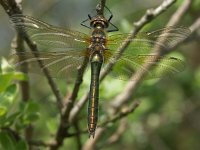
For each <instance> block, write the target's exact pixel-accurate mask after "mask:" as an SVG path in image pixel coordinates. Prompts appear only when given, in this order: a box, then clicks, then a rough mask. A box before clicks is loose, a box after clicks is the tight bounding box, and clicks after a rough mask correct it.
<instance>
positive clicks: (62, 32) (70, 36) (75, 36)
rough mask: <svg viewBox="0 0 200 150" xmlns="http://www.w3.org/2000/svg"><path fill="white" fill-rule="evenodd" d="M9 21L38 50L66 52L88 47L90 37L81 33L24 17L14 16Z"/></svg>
mask: <svg viewBox="0 0 200 150" xmlns="http://www.w3.org/2000/svg"><path fill="white" fill-rule="evenodd" d="M11 21H12V23H13V24H14V26H15V27H16V28H17V29H18V30H19V31H20V32H21V33H22V34H23V33H25V32H26V33H27V34H28V35H29V36H30V38H31V39H32V40H33V41H35V42H36V43H37V45H38V46H39V50H46V49H48V50H53V51H57V50H60V51H66V50H80V49H85V48H86V47H88V42H89V38H90V37H89V36H88V35H86V34H83V33H81V32H77V31H72V30H69V29H63V28H59V27H55V26H52V25H49V24H47V23H45V22H42V21H40V20H37V19H35V18H32V17H29V16H24V15H14V16H12V17H11Z"/></svg>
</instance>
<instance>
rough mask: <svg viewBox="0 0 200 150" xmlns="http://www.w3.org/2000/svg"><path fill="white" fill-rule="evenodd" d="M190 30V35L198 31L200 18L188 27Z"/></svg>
mask: <svg viewBox="0 0 200 150" xmlns="http://www.w3.org/2000/svg"><path fill="white" fill-rule="evenodd" d="M190 30H191V32H192V34H193V33H194V32H195V31H197V30H200V17H199V18H197V20H196V21H195V22H194V23H193V24H192V25H191V26H190Z"/></svg>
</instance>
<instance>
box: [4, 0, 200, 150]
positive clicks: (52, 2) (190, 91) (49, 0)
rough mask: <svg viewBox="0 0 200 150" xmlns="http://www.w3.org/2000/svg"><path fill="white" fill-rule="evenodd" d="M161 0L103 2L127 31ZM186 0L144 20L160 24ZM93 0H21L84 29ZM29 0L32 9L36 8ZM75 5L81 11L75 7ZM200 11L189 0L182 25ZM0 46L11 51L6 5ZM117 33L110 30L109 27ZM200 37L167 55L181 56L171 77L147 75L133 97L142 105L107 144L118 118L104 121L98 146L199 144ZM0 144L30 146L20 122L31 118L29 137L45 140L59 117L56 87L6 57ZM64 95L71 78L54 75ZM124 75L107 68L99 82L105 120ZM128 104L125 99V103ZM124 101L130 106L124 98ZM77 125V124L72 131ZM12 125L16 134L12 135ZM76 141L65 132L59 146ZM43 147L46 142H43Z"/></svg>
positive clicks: (186, 147) (183, 147)
mask: <svg viewBox="0 0 200 150" xmlns="http://www.w3.org/2000/svg"><path fill="white" fill-rule="evenodd" d="M161 2H162V1H161V0H155V1H154V2H151V1H148V0H142V1H141V2H139V1H134V0H124V1H121V0H116V1H108V2H107V6H108V7H109V8H110V9H111V11H112V12H113V14H114V18H113V23H114V24H115V25H117V26H118V27H119V29H120V32H122V33H124V32H129V31H130V30H131V29H132V23H133V22H134V21H137V20H138V19H139V18H140V17H141V16H142V15H143V13H144V12H145V11H146V9H147V8H150V7H155V6H157V5H159V4H160V3H161ZM182 2H183V0H178V2H177V3H176V4H175V5H174V6H172V7H171V8H170V9H168V10H167V11H166V12H165V13H163V14H162V15H161V16H159V17H158V18H156V19H155V20H153V21H152V22H151V23H150V24H148V25H147V26H145V28H144V30H145V31H149V30H154V29H158V28H161V27H163V26H165V24H166V23H167V21H168V20H169V18H170V16H171V15H172V14H173V13H174V12H175V11H176V9H177V8H178V6H180V4H181V3H182ZM96 4H97V1H92V0H87V1H80V0H75V1H72V0H69V1H63V0H45V1H39V0H34V1H31V0H27V1H24V2H23V8H24V12H25V14H27V15H31V16H35V17H36V18H41V19H42V20H44V21H47V22H49V23H51V24H55V25H56V24H57V25H60V26H71V27H73V29H77V30H80V31H83V32H86V33H87V32H88V30H87V29H85V28H82V27H81V26H80V22H81V21H82V20H84V19H85V18H86V17H87V14H88V13H90V12H92V9H93V8H94V7H95V6H96ZM33 6H34V9H33ZM76 10H79V11H76ZM199 11H200V0H194V3H193V5H192V8H191V9H190V11H189V12H188V13H187V15H186V16H185V17H184V18H183V19H182V22H181V23H180V26H190V24H191V23H192V22H193V21H194V20H195V18H196V17H197V16H198V14H199ZM0 12H1V13H0V17H1V18H0V32H1V34H0V43H1V45H0V46H1V47H0V54H1V55H8V53H9V52H8V50H9V49H10V43H11V42H10V41H11V40H12V37H13V32H12V31H11V29H10V25H9V24H8V22H9V21H8V19H7V16H6V14H5V12H4V11H3V10H2V9H1V10H0ZM113 34H115V33H113ZM199 44H200V43H199V41H198V40H193V41H192V42H190V43H187V44H184V45H182V46H181V47H179V48H177V49H176V50H175V51H176V53H172V54H170V55H172V56H178V57H181V58H182V59H183V60H185V63H186V68H185V70H184V72H182V73H180V74H177V75H176V76H174V77H171V78H163V79H154V80H146V81H144V82H143V83H142V84H141V85H140V87H139V88H138V89H137V91H136V93H134V96H133V97H132V99H130V101H132V100H139V101H141V105H140V106H139V108H137V110H136V111H135V112H134V113H132V114H130V115H129V116H128V117H127V118H126V121H127V122H128V123H127V127H126V129H125V131H124V132H123V134H122V135H120V137H119V139H118V140H117V141H116V142H115V143H112V144H109V143H107V144H105V143H106V142H108V141H109V138H110V136H111V135H112V134H114V133H115V132H116V130H117V129H118V125H119V124H120V122H115V123H112V124H109V128H108V129H107V130H106V132H105V134H104V135H103V137H102V138H101V139H100V140H99V141H98V142H97V147H100V148H101V149H103V150H121V149H126V150H133V149H135V150H199V149H200V142H199V141H200V119H199V117H200V92H199V91H200V61H199V60H200V59H199V58H200V53H199V47H200V45H199ZM0 64H1V65H0V128H1V129H0V149H1V150H19V149H20V150H27V149H28V146H27V143H26V142H25V139H24V130H25V128H26V127H28V126H29V125H30V123H31V124H32V125H33V126H34V133H33V137H34V139H37V140H43V141H45V142H48V141H50V140H51V138H52V135H54V134H55V132H56V129H57V127H58V123H59V113H58V110H57V107H56V101H55V98H54V95H53V94H52V93H51V90H50V88H49V86H48V83H47V81H46V80H45V78H44V77H41V76H37V75H31V76H29V79H28V78H27V76H26V75H24V74H22V73H19V72H15V71H13V70H12V69H11V68H10V67H9V66H8V64H7V62H6V60H5V59H3V57H1V61H0ZM26 80H29V82H30V87H31V100H29V101H28V102H23V101H22V100H21V97H20V89H19V86H18V83H19V81H26ZM56 82H57V84H58V86H59V88H60V90H61V92H62V94H63V95H66V93H67V94H69V93H71V91H72V89H73V82H72V81H71V82H63V80H61V79H56ZM126 83H127V82H126V81H121V80H116V79H113V78H112V77H110V76H108V77H107V78H106V79H105V80H104V81H103V82H102V84H101V86H100V114H99V122H103V121H104V119H105V115H106V113H107V112H108V113H109V110H108V109H107V105H108V103H109V102H111V101H112V99H114V98H115V96H116V95H117V94H119V93H120V92H121V91H122V90H123V89H124V86H125V85H126ZM89 84H90V70H89V69H88V70H87V72H86V75H85V76H84V82H83V84H82V85H81V89H80V92H79V95H78V99H77V101H78V100H79V99H80V98H81V97H82V96H83V95H84V94H85V93H86V92H87V91H88V89H89ZM128 105H129V104H128ZM125 107H127V106H125ZM86 118H87V106H85V107H84V109H83V110H82V111H81V113H80V115H79V116H78V118H77V120H78V121H79V123H78V126H79V128H80V130H84V129H86V128H87V119H86ZM73 132H76V130H75V129H74V128H71V129H70V133H73ZM15 133H17V134H19V135H20V137H15V136H14V135H15ZM86 140H88V134H83V135H82V136H81V141H82V143H83V144H84V142H85V141H86ZM66 148H67V149H71V150H74V149H77V141H76V138H75V137H73V138H69V139H66V140H65V143H64V146H63V147H62V148H60V150H65V149H66ZM40 149H41V150H42V149H45V148H40Z"/></svg>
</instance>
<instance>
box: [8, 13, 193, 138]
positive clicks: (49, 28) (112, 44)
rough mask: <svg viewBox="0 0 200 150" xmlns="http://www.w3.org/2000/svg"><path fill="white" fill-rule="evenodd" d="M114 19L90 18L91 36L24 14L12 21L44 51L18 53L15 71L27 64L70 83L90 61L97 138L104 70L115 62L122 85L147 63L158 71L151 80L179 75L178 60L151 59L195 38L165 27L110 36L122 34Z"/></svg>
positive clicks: (91, 125)
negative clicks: (157, 49) (155, 51)
mask: <svg viewBox="0 0 200 150" xmlns="http://www.w3.org/2000/svg"><path fill="white" fill-rule="evenodd" d="M112 17H113V15H112V14H111V15H110V17H109V18H106V17H104V15H102V14H101V15H100V14H98V12H97V14H96V15H94V16H91V15H88V19H87V20H85V21H83V22H82V25H83V26H86V27H88V28H90V30H91V34H85V33H82V32H78V31H75V30H71V29H67V28H61V27H56V26H53V25H50V24H48V23H45V22H43V21H40V20H38V19H35V18H33V17H30V16H25V15H21V14H18V15H14V16H11V21H12V23H13V25H14V26H15V28H16V29H17V30H21V31H22V30H23V32H25V33H26V34H28V35H29V37H30V39H32V40H33V41H34V42H35V43H36V44H37V46H38V49H39V50H40V51H39V52H16V53H15V54H13V55H12V58H13V59H14V62H13V63H14V66H15V67H16V68H18V67H20V66H21V65H23V64H24V63H28V66H29V72H33V73H38V74H40V73H42V70H44V69H48V70H49V72H50V74H51V75H52V77H56V78H63V77H64V78H68V77H69V78H70V77H72V76H74V74H77V72H78V71H77V70H78V69H79V68H80V67H81V66H82V64H83V63H84V61H85V60H86V59H87V60H88V61H89V63H88V65H90V67H91V82H90V92H89V98H88V101H89V102H88V117H87V118H88V132H89V137H90V136H92V137H93V138H94V136H95V130H96V128H97V122H98V103H99V77H100V73H101V71H102V70H104V69H105V67H106V66H107V65H108V64H109V63H115V65H114V66H113V68H112V71H111V75H113V76H114V77H116V78H119V79H122V80H129V79H130V77H131V76H132V75H133V74H134V73H135V72H136V71H137V70H138V69H145V68H143V67H142V65H143V64H144V63H150V64H152V65H153V66H154V68H153V69H152V70H148V71H147V75H146V77H147V79H151V78H158V77H161V76H163V75H166V76H170V75H173V74H175V73H178V72H180V71H182V70H183V68H184V63H183V61H181V60H180V59H178V58H175V57H162V56H160V57H159V60H158V61H156V62H155V61H154V58H155V57H156V55H155V54H151V51H152V50H153V48H154V47H155V46H156V45H157V46H159V47H161V48H163V49H168V48H170V47H173V46H174V45H175V44H176V43H177V42H179V41H181V40H183V39H185V38H186V37H187V36H188V35H189V34H190V30H189V29H188V28H184V27H166V28H163V29H158V30H156V31H153V32H141V33H138V34H137V35H136V36H135V37H134V38H133V39H127V37H128V36H130V34H127V33H122V34H121V33H118V34H114V35H109V34H108V33H109V32H114V31H117V30H118V28H117V27H116V26H115V25H114V24H112V23H111V20H112ZM87 21H89V26H88V25H86V22H87ZM163 37H167V40H165V42H164V43H161V42H159V39H160V38H163ZM123 42H130V43H129V46H128V47H127V48H126V50H125V51H124V52H123V53H122V54H120V57H119V58H118V59H117V61H114V58H115V57H114V56H116V53H118V52H117V48H118V47H120V46H121V45H122V44H123ZM35 55H37V57H35ZM18 57H23V60H21V59H20V60H18ZM38 60H40V61H41V62H42V63H43V67H36V66H38V62H37V61H38ZM146 60H148V62H146ZM38 68H39V69H38Z"/></svg>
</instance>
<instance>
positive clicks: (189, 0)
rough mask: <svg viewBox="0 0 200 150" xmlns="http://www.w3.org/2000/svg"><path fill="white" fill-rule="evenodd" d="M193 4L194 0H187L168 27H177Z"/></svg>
mask: <svg viewBox="0 0 200 150" xmlns="http://www.w3.org/2000/svg"><path fill="white" fill-rule="evenodd" d="M191 4H192V0H185V1H184V2H183V4H182V5H181V6H180V7H179V9H178V10H177V11H176V12H175V13H174V14H173V16H172V17H171V19H170V21H169V22H168V24H167V26H175V25H177V24H178V23H179V22H180V21H181V19H182V17H183V16H184V14H185V13H186V12H187V10H188V9H189V8H190V6H191Z"/></svg>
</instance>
